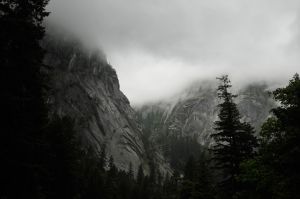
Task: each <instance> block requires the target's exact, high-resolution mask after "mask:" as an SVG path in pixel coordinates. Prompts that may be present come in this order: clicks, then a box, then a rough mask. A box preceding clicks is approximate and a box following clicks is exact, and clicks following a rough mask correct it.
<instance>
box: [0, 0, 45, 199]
mask: <svg viewBox="0 0 300 199" xmlns="http://www.w3.org/2000/svg"><path fill="white" fill-rule="evenodd" d="M47 2H48V1H47V0H39V1H29V0H24V1H19V0H3V1H0V27H1V28H0V66H1V73H0V85H1V106H2V107H1V116H2V117H1V118H2V119H1V121H2V123H1V130H0V136H1V137H0V159H1V169H0V176H1V177H0V184H2V185H3V186H1V187H0V189H1V190H0V198H12V197H14V198H39V197H43V196H44V191H43V189H44V188H45V183H46V182H45V180H44V178H45V177H46V176H47V175H48V173H47V171H45V169H44V167H43V164H44V155H45V153H46V151H47V146H46V144H47V143H45V140H44V132H43V129H44V128H45V126H46V124H47V107H46V105H45V102H44V99H43V97H44V96H43V92H44V90H45V89H46V86H45V85H46V83H47V82H46V81H45V80H46V78H45V77H44V76H43V74H42V73H41V67H42V65H43V64H42V59H43V55H44V52H43V50H42V49H41V47H40V46H39V42H40V40H41V39H42V38H43V35H44V28H43V27H42V25H41V24H42V21H43V18H44V17H45V16H47V15H48V13H47V12H45V10H44V7H45V5H46V4H47ZM42 185H43V186H42Z"/></svg>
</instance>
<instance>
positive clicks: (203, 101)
mask: <svg viewBox="0 0 300 199" xmlns="http://www.w3.org/2000/svg"><path fill="white" fill-rule="evenodd" d="M238 94H239V96H238V98H237V99H236V103H237V105H238V108H239V110H240V113H241V116H242V120H243V121H247V122H250V123H251V124H252V125H253V126H254V127H255V129H256V130H257V131H259V129H260V126H261V124H262V123H263V122H264V121H265V119H266V118H267V117H268V116H269V114H270V113H269V111H270V109H271V108H273V107H274V106H275V103H274V101H273V100H272V99H271V97H270V96H269V94H268V92H267V91H266V86H265V85H250V86H247V87H246V88H244V89H243V90H240V91H239V92H238ZM218 103H219V99H218V97H217V93H216V86H215V85H213V84H207V83H206V84H204V85H198V84H197V85H193V86H192V87H190V88H188V89H187V90H185V91H184V92H183V93H181V94H180V95H179V96H177V97H176V98H175V99H170V100H169V101H168V100H166V101H164V102H160V103H156V104H150V105H145V106H143V107H140V108H137V112H138V115H139V118H140V121H141V123H143V124H144V126H145V125H147V123H149V119H150V120H152V121H154V122H152V124H154V125H152V127H151V128H152V129H149V131H151V132H152V137H159V136H160V135H159V134H168V135H170V134H171V135H176V136H189V137H194V138H196V139H197V140H198V142H199V143H200V144H202V145H210V144H211V143H212V140H211V138H210V135H211V134H212V132H213V131H214V129H213V126H214V121H216V120H217V119H218V108H217V105H218ZM149 116H151V117H149ZM157 129H159V130H157ZM154 142H155V141H154Z"/></svg>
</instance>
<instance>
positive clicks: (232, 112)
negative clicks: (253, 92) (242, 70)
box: [211, 76, 257, 198]
mask: <svg viewBox="0 0 300 199" xmlns="http://www.w3.org/2000/svg"><path fill="white" fill-rule="evenodd" d="M218 79H219V80H220V85H219V87H218V97H219V98H220V99H221V100H222V103H220V104H219V105H218V107H219V108H220V112H219V115H218V117H219V120H218V121H216V122H215V130H216V132H215V133H213V134H212V135H211V136H212V138H213V139H214V140H215V142H216V143H215V145H214V146H213V147H212V149H211V150H212V152H213V155H214V157H213V158H214V160H215V162H216V168H217V169H220V170H221V171H222V173H223V180H222V181H221V183H220V193H222V196H221V197H222V198H232V196H233V195H234V193H235V192H236V191H237V190H238V184H237V182H236V177H237V176H238V175H239V172H240V163H241V162H242V161H244V160H246V159H248V158H251V157H252V156H253V154H254V147H256V144H257V141H256V138H255V137H254V135H253V134H254V130H253V128H252V127H251V126H250V124H248V123H245V122H241V121H240V120H241V116H240V113H239V111H238V109H237V105H236V104H235V102H234V101H233V100H234V98H235V97H236V95H233V94H232V93H230V92H229V89H230V87H231V85H230V80H229V79H228V76H222V77H221V78H218Z"/></svg>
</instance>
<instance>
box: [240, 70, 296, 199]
mask: <svg viewBox="0 0 300 199" xmlns="http://www.w3.org/2000/svg"><path fill="white" fill-rule="evenodd" d="M273 95H274V98H275V100H277V101H279V102H280V106H279V107H277V108H274V109H272V113H273V117H271V118H269V119H268V120H267V121H266V122H265V123H264V124H263V126H262V130H261V132H260V136H261V139H260V143H261V144H260V148H259V154H258V156H257V157H256V158H255V159H253V160H250V161H248V162H244V163H243V167H242V168H243V170H242V171H243V172H242V174H241V176H240V177H239V180H240V182H241V183H243V184H244V187H243V190H242V191H241V192H240V193H239V194H240V195H241V196H242V197H241V198H243V196H245V195H248V196H251V195H253V197H252V198H254V196H255V198H266V197H268V198H300V191H299V187H300V170H299V168H300V149H299V143H300V123H299V121H300V79H299V75H298V74H296V75H295V76H294V77H293V79H292V80H290V82H289V85H288V86H287V87H285V88H279V89H276V90H275V91H274V92H273ZM248 198H251V197H248Z"/></svg>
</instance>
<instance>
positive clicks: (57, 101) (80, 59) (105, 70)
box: [43, 37, 145, 171]
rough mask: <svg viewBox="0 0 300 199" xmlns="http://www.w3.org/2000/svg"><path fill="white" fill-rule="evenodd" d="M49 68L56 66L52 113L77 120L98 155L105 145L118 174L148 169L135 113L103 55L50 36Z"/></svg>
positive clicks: (48, 49)
mask: <svg viewBox="0 0 300 199" xmlns="http://www.w3.org/2000/svg"><path fill="white" fill-rule="evenodd" d="M43 46H44V47H45V48H46V50H47V52H48V53H47V55H46V57H45V63H46V64H47V65H49V66H52V67H53V68H54V70H53V71H52V79H51V82H52V84H53V85H52V87H53V88H54V89H53V93H52V96H53V97H52V99H50V101H51V104H52V105H53V110H55V112H57V113H58V114H60V115H68V116H71V117H72V118H74V119H75V124H76V129H77V131H78V134H79V135H80V137H81V138H82V139H83V140H84V142H85V143H86V144H88V145H90V146H92V148H93V149H95V151H99V150H100V148H101V147H103V145H104V144H105V145H106V151H107V155H108V156H110V155H112V156H113V158H114V161H115V164H116V166H117V167H118V168H119V169H123V170H127V169H128V167H129V164H130V163H132V165H133V169H134V170H135V171H136V170H137V168H138V166H139V165H140V164H145V158H144V154H145V149H144V145H143V142H142V140H141V129H140V128H139V125H138V124H137V123H136V120H135V113H134V110H133V109H132V108H131V106H130V104H129V101H128V99H127V98H126V96H125V95H124V94H123V93H122V92H121V91H120V88H119V81H118V78H117V74H116V71H115V70H114V69H113V68H112V67H111V66H110V65H109V64H108V63H107V61H106V60H105V57H104V56H103V55H101V53H100V52H97V51H96V52H89V51H88V50H86V49H84V47H82V46H81V45H80V44H79V43H77V42H74V41H70V40H69V41H68V40H64V39H63V38H60V39H57V38H54V37H47V38H46V39H45V41H44V42H43Z"/></svg>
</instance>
